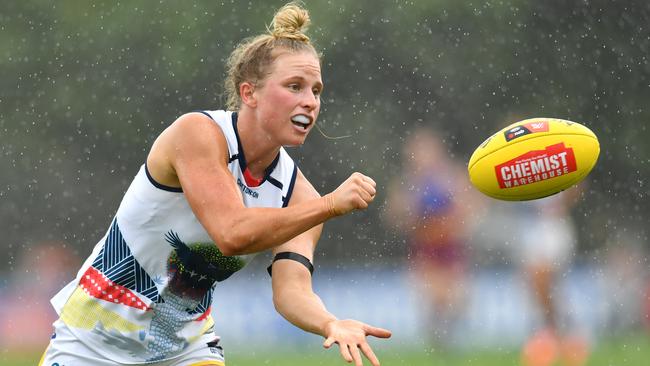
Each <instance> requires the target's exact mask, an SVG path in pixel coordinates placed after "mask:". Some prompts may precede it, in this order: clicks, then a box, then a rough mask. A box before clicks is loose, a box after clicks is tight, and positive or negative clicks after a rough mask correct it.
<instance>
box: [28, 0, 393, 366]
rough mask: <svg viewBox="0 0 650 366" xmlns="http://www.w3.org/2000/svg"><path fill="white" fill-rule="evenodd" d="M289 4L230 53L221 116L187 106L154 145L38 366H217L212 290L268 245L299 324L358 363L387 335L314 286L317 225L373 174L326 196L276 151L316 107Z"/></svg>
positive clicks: (317, 85) (366, 199) (283, 305)
mask: <svg viewBox="0 0 650 366" xmlns="http://www.w3.org/2000/svg"><path fill="white" fill-rule="evenodd" d="M308 23H309V15H308V12H307V11H306V10H305V9H303V8H302V7H301V6H300V5H297V4H295V3H289V4H287V5H285V6H284V7H283V8H281V9H280V10H279V11H278V12H277V13H276V14H275V17H274V18H273V22H272V24H271V25H272V26H271V29H270V30H269V33H268V34H263V35H260V36H258V37H256V38H253V39H249V40H247V41H245V42H243V43H242V44H240V45H239V46H238V47H237V48H236V49H235V50H234V52H233V53H232V54H231V56H230V58H229V61H228V76H227V80H226V83H225V84H226V90H227V93H228V95H229V97H228V104H229V105H228V110H217V111H202V112H193V113H188V114H185V115H183V116H181V117H180V118H178V119H177V120H176V121H175V122H173V123H172V124H171V125H170V126H169V127H168V128H167V129H166V130H165V131H163V132H162V133H161V134H160V136H159V137H158V138H157V139H156V141H155V142H154V144H153V146H152V147H151V151H150V152H149V155H148V156H147V159H146V162H145V164H143V165H142V167H141V168H140V171H139V172H138V173H137V175H136V176H135V178H134V180H133V182H132V183H131V185H130V187H129V188H128V190H127V192H126V193H125V195H124V197H123V199H122V202H121V204H120V206H119V208H118V210H117V213H116V215H115V218H114V219H113V221H112V223H111V224H110V227H109V229H108V232H107V233H106V235H105V236H104V238H102V239H101V240H100V241H99V243H98V244H97V245H96V247H95V249H94V250H93V252H92V254H91V255H90V257H89V258H88V259H87V260H86V262H85V264H84V265H83V266H82V267H81V269H80V271H79V272H78V275H77V277H76V279H75V280H74V281H72V282H71V283H70V284H69V285H67V286H66V287H65V288H64V289H62V290H61V291H60V292H59V293H58V294H57V295H56V296H55V297H54V298H53V299H52V303H53V305H54V306H55V308H56V310H57V312H58V314H59V319H58V320H57V321H56V322H55V323H54V328H55V334H54V336H53V338H52V340H51V342H50V345H49V347H48V349H47V350H46V352H45V354H44V356H43V360H42V361H41V364H42V365H47V366H50V365H55V364H58V365H99V366H103V365H106V366H108V365H116V364H118V365H121V364H145V363H147V364H153V365H224V362H225V361H224V357H223V352H222V350H221V347H220V346H219V344H218V342H219V338H218V337H217V336H216V334H215V332H214V329H213V324H214V322H213V319H212V317H211V315H210V314H211V302H212V290H213V288H214V286H215V284H216V283H217V282H219V281H223V280H225V279H226V278H228V277H229V276H230V275H231V274H233V273H234V272H236V271H237V270H239V269H241V268H242V267H243V266H244V265H245V264H246V263H247V262H248V261H249V260H250V259H251V254H253V253H257V252H260V251H263V250H266V249H272V250H273V253H274V261H273V263H272V265H271V267H269V273H270V274H271V275H272V287H273V301H274V304H275V307H276V309H277V311H278V312H279V313H280V314H282V316H284V317H285V318H286V319H288V320H289V321H290V322H291V323H293V324H295V325H296V326H298V327H300V328H302V329H304V330H306V331H308V332H312V333H316V334H320V335H322V336H323V337H324V338H325V341H324V346H325V347H326V348H329V347H330V346H332V345H333V344H334V343H337V344H338V346H339V348H340V353H341V356H342V357H343V358H344V359H345V360H346V361H348V362H354V363H355V364H356V365H362V358H361V353H363V354H364V355H365V356H366V357H367V358H368V359H369V360H370V362H371V363H372V364H373V365H379V361H378V360H377V357H376V356H375V355H374V353H373V351H372V349H371V348H370V346H369V345H368V343H367V340H366V337H367V336H369V335H371V336H376V337H381V338H387V337H389V336H390V332H389V331H388V330H384V329H380V328H375V327H372V326H369V325H366V324H364V323H361V322H359V321H356V320H340V319H337V318H336V317H335V316H334V315H332V314H331V313H329V312H328V311H327V310H326V308H325V306H324V305H323V303H322V302H321V301H320V299H319V297H318V296H317V295H316V294H314V292H313V291H312V286H311V272H312V271H313V266H312V259H313V252H314V248H315V246H316V242H317V240H318V238H319V236H320V233H321V229H322V223H323V222H324V221H326V220H328V219H330V218H332V217H335V216H340V215H345V214H347V213H349V212H351V211H354V210H359V209H365V208H366V207H368V205H369V204H370V203H371V202H372V201H373V199H374V197H375V182H374V181H373V180H372V179H371V178H369V177H367V176H365V175H363V174H360V173H354V174H352V175H351V176H350V177H349V178H348V179H347V180H346V181H344V182H343V183H342V184H341V185H340V186H339V187H338V188H337V189H336V190H334V191H333V192H331V193H329V194H326V195H325V196H323V197H321V196H320V195H319V194H318V193H317V192H316V190H315V189H314V187H313V186H312V185H311V184H310V183H309V181H308V180H307V179H306V178H305V176H304V175H303V174H302V173H301V172H300V170H299V169H298V168H297V166H296V164H295V163H294V162H293V160H292V159H291V158H290V157H289V155H288V154H287V152H286V151H285V149H284V148H283V146H295V145H301V144H303V143H304V141H305V139H306V137H307V135H308V134H309V132H310V131H311V129H312V127H313V126H314V123H315V122H316V118H317V117H318V113H319V110H320V95H321V92H322V90H323V82H322V80H321V65H320V59H319V55H318V53H317V52H316V50H315V48H314V46H313V45H312V44H311V43H310V40H309V38H308V37H307V36H306V35H305V34H304V33H303V29H304V28H305V27H306V26H307V25H308Z"/></svg>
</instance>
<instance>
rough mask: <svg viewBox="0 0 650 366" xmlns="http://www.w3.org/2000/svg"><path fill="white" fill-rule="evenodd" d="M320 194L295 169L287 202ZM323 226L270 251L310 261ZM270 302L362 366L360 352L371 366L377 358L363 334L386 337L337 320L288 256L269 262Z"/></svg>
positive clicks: (306, 273)
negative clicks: (294, 181)
mask: <svg viewBox="0 0 650 366" xmlns="http://www.w3.org/2000/svg"><path fill="white" fill-rule="evenodd" d="M319 196H320V195H319V194H318V192H317V191H316V190H315V189H314V187H313V186H312V185H311V184H310V183H309V182H308V181H307V179H306V178H305V177H304V176H303V175H302V173H300V172H298V177H297V179H296V184H295V186H294V190H293V194H292V196H291V200H290V202H289V205H292V204H298V203H300V202H302V201H304V200H310V199H314V198H317V197H319ZM322 228H323V225H322V224H321V225H318V226H315V227H314V228H312V229H310V230H308V231H306V232H304V233H302V234H300V235H298V236H297V237H295V238H293V239H292V240H290V241H288V242H286V243H285V244H283V245H281V246H279V247H276V248H275V249H274V250H273V256H274V258H275V255H277V254H278V253H282V252H290V253H296V254H299V255H301V256H304V257H305V258H306V259H308V260H309V262H310V263H313V258H314V249H315V247H316V243H317V242H318V239H319V237H320V234H321V231H322ZM271 268H272V270H271V272H272V285H273V303H274V305H275V308H276V310H277V311H278V313H280V314H281V315H282V316H283V317H284V318H285V319H287V320H288V321H289V322H291V323H292V324H294V325H295V326H297V327H299V328H301V329H303V330H305V331H308V332H311V333H315V334H319V335H321V336H323V337H324V338H325V342H324V343H323V346H324V347H325V348H330V347H331V346H332V344H334V343H337V344H338V345H339V348H340V352H341V356H342V357H343V358H344V359H345V360H346V361H347V362H353V361H354V363H355V365H357V366H361V365H362V360H361V354H360V351H359V350H361V352H363V353H364V355H365V356H366V357H367V358H368V360H370V362H371V364H372V365H374V366H378V365H379V361H378V360H377V357H376V356H375V354H374V352H373V351H372V349H371V348H370V345H368V342H367V340H366V337H367V336H369V335H371V336H375V337H380V338H388V337H390V335H391V333H390V331H388V330H385V329H381V328H376V327H373V326H370V325H367V324H364V323H362V322H359V321H357V320H351V319H346V320H339V319H338V318H336V316H334V315H333V314H331V313H330V312H329V311H328V310H327V309H326V307H325V305H324V304H323V302H322V301H321V299H320V298H319V297H318V295H316V294H315V293H314V291H313V288H312V281H311V276H312V275H311V273H310V271H309V269H308V267H307V266H305V264H303V263H300V262H299V261H296V260H291V259H280V260H276V261H275V262H274V263H273V265H272V267H271Z"/></svg>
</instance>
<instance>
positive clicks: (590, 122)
mask: <svg viewBox="0 0 650 366" xmlns="http://www.w3.org/2000/svg"><path fill="white" fill-rule="evenodd" d="M282 3H283V2H281V1H273V2H260V3H253V2H238V1H223V2H215V1H198V2H191V3H188V2H151V1H144V0H136V1H127V2H114V1H90V2H89V1H72V0H67V1H57V2H49V1H42V0H27V1H9V2H7V3H6V4H3V5H4V6H3V8H4V9H3V11H2V14H0V19H1V20H2V21H1V22H0V24H1V25H0V42H1V44H2V45H3V48H2V51H1V53H0V68H1V69H2V70H3V71H4V72H3V80H2V83H0V104H1V105H2V108H1V109H0V142H1V143H2V144H1V146H2V148H1V150H0V151H1V153H2V159H0V169H1V170H2V171H3V172H5V173H4V174H3V178H2V184H1V185H0V199H2V202H3V204H2V207H1V208H0V220H1V222H2V223H3V229H5V230H3V231H4V232H5V233H6V234H5V235H6V237H5V241H6V242H7V245H6V246H3V250H4V251H8V253H5V254H8V255H15V252H16V251H17V249H16V248H20V247H22V246H24V245H28V244H29V243H33V242H37V241H42V240H51V239H55V240H64V241H67V242H70V243H71V244H72V245H74V246H75V247H78V248H83V249H82V250H81V251H82V253H87V251H88V248H89V247H90V246H92V245H93V243H94V242H95V241H96V240H97V239H98V238H99V237H101V235H102V234H103V233H104V232H105V230H106V227H107V225H108V222H109V220H110V217H111V216H112V214H113V213H114V211H115V209H116V208H117V204H118V202H119V199H120V197H121V195H122V193H123V192H124V191H125V190H126V188H127V186H128V184H129V182H130V179H131V177H132V176H133V175H134V174H135V172H136V170H137V168H138V166H139V165H140V164H142V162H143V161H144V159H145V157H146V154H147V151H148V149H149V147H150V145H151V143H152V142H153V139H154V138H155V136H157V134H158V133H159V132H161V131H162V130H163V129H164V128H165V127H166V126H167V125H168V124H169V123H171V122H172V121H173V120H174V119H175V118H176V117H177V116H179V115H180V114H182V113H184V112H187V111H191V110H195V109H217V108H220V106H221V105H222V100H221V99H220V93H221V92H222V89H221V83H222V80H223V69H224V60H225V58H226V57H227V56H228V54H229V53H230V51H231V50H232V48H233V47H234V45H235V44H236V43H237V42H239V41H240V40H242V39H243V38H245V37H248V36H253V35H256V34H258V33H260V32H262V31H263V30H264V27H265V25H266V24H268V23H269V22H270V21H271V17H272V14H273V11H274V9H276V8H277V7H279V6H280V5H281V4H282ZM307 6H308V8H310V10H311V11H312V18H313V22H314V24H313V26H312V29H311V33H310V34H311V36H312V38H313V39H314V40H315V41H316V43H317V44H318V45H319V46H320V48H321V49H322V50H323V52H324V59H323V77H324V80H325V85H326V88H325V94H324V96H323V98H324V100H323V110H322V114H321V119H320V123H321V126H322V128H323V129H324V131H325V132H326V133H327V134H329V135H332V136H344V135H351V137H349V138H343V139H337V140H332V139H327V138H324V137H322V136H319V135H318V134H317V133H314V134H313V136H312V137H311V138H310V141H308V143H307V145H306V146H304V147H303V148H300V149H297V150H295V151H293V152H292V154H293V155H294V156H295V157H296V158H297V160H299V161H300V162H301V163H302V165H301V168H302V169H303V171H304V172H305V174H306V175H307V177H308V178H310V179H311V180H312V181H313V183H314V185H315V186H316V187H317V189H319V190H321V191H322V192H325V191H328V190H331V189H333V188H335V187H336V186H337V185H338V184H339V182H340V181H342V180H343V179H344V178H345V177H347V175H348V174H349V173H351V172H352V171H353V170H360V171H363V172H365V173H367V174H369V175H371V176H374V177H375V178H376V180H377V181H378V183H379V185H380V189H383V188H384V185H385V184H386V182H387V180H388V178H389V177H390V176H391V175H393V174H392V172H393V171H394V170H395V169H397V167H398V166H399V164H400V150H401V144H402V141H403V138H404V136H405V135H406V134H408V133H409V130H410V129H411V128H412V127H414V126H415V125H423V124H425V125H431V126H433V127H435V128H437V129H438V131H440V133H441V134H442V135H443V137H444V138H445V141H446V142H447V143H448V146H449V150H450V154H453V155H454V156H456V157H458V158H460V159H461V160H466V159H467V158H468V157H469V155H470V154H471V151H472V150H473V148H474V147H475V146H477V145H478V144H479V143H480V142H481V141H482V140H483V139H484V138H485V137H486V136H488V135H489V134H490V133H491V132H493V131H496V130H498V129H499V128H500V127H502V126H504V125H506V124H507V123H508V122H512V120H513V119H521V118H524V117H533V116H554V117H559V118H565V119H569V120H575V121H577V122H582V123H584V124H586V125H587V126H589V127H590V128H592V129H593V130H594V131H595V132H596V134H597V135H598V136H599V137H600V141H601V144H602V156H601V158H600V161H599V162H598V164H597V166H596V169H595V171H594V172H593V173H592V175H591V176H590V184H589V189H588V190H587V193H586V194H585V197H584V199H583V203H582V204H581V206H580V207H581V208H580V212H578V214H579V217H580V218H581V224H582V227H583V235H585V237H586V238H587V239H589V243H590V245H593V246H599V245H602V242H603V238H604V237H605V235H603V230H608V229H610V228H613V227H618V226H621V225H641V226H643V225H645V223H646V222H647V217H648V214H649V212H648V210H650V205H648V204H646V203H647V197H648V188H647V182H646V181H647V178H648V176H647V171H648V164H649V163H650V145H649V144H647V141H648V139H649V138H650V136H649V133H648V120H650V111H649V109H648V107H647V101H648V100H650V63H649V60H648V50H650V38H648V36H647V35H648V34H649V33H650V29H649V28H650V26H649V24H650V5H649V3H647V2H645V1H640V0H637V1H602V0H595V1H589V2H584V1H581V2H578V1H569V2H565V1H544V2H539V1H523V0H518V1H515V0H511V1H499V2H469V3H468V2H459V1H451V0H436V1H392V2H388V3H386V4H383V5H382V6H377V4H376V2H373V1H370V0H358V1H349V0H341V1H336V2H334V1H331V2H314V3H313V4H307ZM381 192H382V191H380V195H379V199H380V200H381V198H382V194H381ZM380 213H381V204H377V205H374V206H373V207H372V208H371V210H370V211H368V212H365V213H362V214H361V215H362V218H361V219H362V221H363V222H371V223H372V224H368V225H361V226H359V225H357V224H356V223H358V222H359V220H357V219H355V220H337V221H335V222H334V223H333V224H332V226H331V228H330V229H329V230H330V231H331V232H335V233H342V234H340V235H341V236H340V237H338V238H330V237H328V234H326V235H324V239H323V240H324V241H326V242H329V245H331V246H328V247H330V248H337V249H336V253H334V254H335V255H336V256H353V257H354V256H365V255H366V254H367V253H370V252H371V253H382V252H383V253H386V254H391V255H392V254H400V253H403V251H402V250H401V249H400V247H399V246H395V245H393V243H392V242H391V239H390V236H389V235H388V234H387V233H385V232H384V231H383V230H381V229H380V227H379V222H380ZM589 236H591V237H589ZM359 239H361V240H359ZM359 241H361V242H359ZM341 242H355V244H354V245H340V244H339V243H341ZM372 243H383V244H384V245H382V246H378V245H372ZM12 253H13V254H12ZM84 255H85V254H84Z"/></svg>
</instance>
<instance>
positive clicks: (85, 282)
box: [52, 111, 297, 363]
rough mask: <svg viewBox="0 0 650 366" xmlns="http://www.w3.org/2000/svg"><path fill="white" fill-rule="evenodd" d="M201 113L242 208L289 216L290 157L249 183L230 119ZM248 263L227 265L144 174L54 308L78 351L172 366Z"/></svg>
mask: <svg viewBox="0 0 650 366" xmlns="http://www.w3.org/2000/svg"><path fill="white" fill-rule="evenodd" d="M201 113H204V114H206V115H207V116H209V117H210V118H212V119H213V120H214V121H215V123H217V125H219V127H221V130H222V131H223V133H224V135H225V137H226V140H227V142H228V150H229V153H230V162H229V164H228V166H229V169H230V171H231V172H232V175H233V177H234V179H235V181H236V182H237V185H238V186H239V187H240V189H241V191H242V198H243V201H244V204H245V205H246V206H247V207H284V206H286V205H287V203H288V202H289V198H290V196H291V192H292V190H293V185H294V182H295V179H296V172H297V167H296V165H295V164H294V162H293V160H292V159H291V158H290V157H289V155H288V154H287V153H286V151H285V150H284V149H281V150H280V153H279V154H278V156H277V158H276V159H275V161H274V162H273V164H272V165H271V166H269V168H268V169H267V171H266V175H265V177H264V179H263V180H261V181H255V180H254V179H251V177H250V175H249V173H248V171H247V169H246V159H245V156H244V152H243V151H242V150H241V148H240V144H239V137H238V135H237V115H236V113H232V112H227V111H209V112H201ZM217 194H218V192H217ZM223 214H227V213H223ZM251 258H252V256H250V255H249V256H234V257H226V256H223V255H222V254H221V252H220V251H219V249H218V248H217V246H216V245H215V244H214V243H213V242H212V241H211V239H210V237H209V236H208V234H207V232H206V231H205V229H204V228H203V226H201V224H200V223H199V221H198V220H197V219H196V217H195V216H194V214H193V212H192V210H191V208H190V206H189V204H188V202H187V200H186V199H185V195H184V194H183V192H182V190H181V189H180V188H173V187H167V186H163V185H161V184H159V183H157V182H156V181H154V180H153V178H152V177H151V176H150V175H149V172H148V170H147V167H146V165H143V166H142V167H141V168H140V171H139V172H138V174H137V175H136V176H135V178H134V180H133V182H132V183H131V186H130V187H129V189H128V190H127V192H126V193H125V195H124V198H123V200H122V202H121V204H120V207H119V208H118V210H117V213H116V215H115V218H114V220H113V222H112V223H111V225H110V228H109V230H108V232H107V233H106V235H105V236H104V237H103V238H102V239H101V240H100V241H99V243H98V244H97V245H96V246H95V249H94V250H93V252H92V254H91V255H90V257H89V258H88V259H87V260H86V262H85V263H84V265H83V266H82V267H81V269H80V270H79V273H78V274H77V278H76V279H75V280H74V281H72V282H71V283H70V284H68V285H67V286H66V287H65V288H64V289H63V290H61V291H60V292H59V293H58V294H57V295H56V296H55V297H54V298H53V299H52V304H53V305H54V307H55V309H56V311H57V312H58V313H59V316H60V319H61V320H62V321H63V322H64V323H65V324H66V326H67V327H68V328H69V329H70V331H72V332H73V333H74V334H75V335H76V337H77V338H78V339H79V340H80V341H81V342H84V343H86V344H87V345H88V346H89V347H91V348H92V349H94V350H95V351H97V352H98V353H100V354H101V355H102V356H103V357H106V358H107V359H109V360H112V361H115V362H119V363H141V362H152V361H159V360H165V359H169V358H174V357H176V356H180V355H182V354H183V353H185V352H189V351H191V350H192V349H193V348H192V347H193V346H194V343H193V341H195V340H196V339H198V338H199V337H200V336H202V335H204V334H206V333H210V332H213V329H212V327H213V325H214V322H213V320H212V317H211V315H210V313H211V311H210V305H211V303H212V292H213V289H214V286H215V284H216V283H217V282H219V281H223V280H225V279H227V278H228V277H229V276H230V275H232V274H233V273H234V272H236V271H238V270H239V269H241V268H242V267H243V266H244V265H245V264H246V263H247V262H248V261H249V260H250V259H251ZM198 346H201V345H196V347H198Z"/></svg>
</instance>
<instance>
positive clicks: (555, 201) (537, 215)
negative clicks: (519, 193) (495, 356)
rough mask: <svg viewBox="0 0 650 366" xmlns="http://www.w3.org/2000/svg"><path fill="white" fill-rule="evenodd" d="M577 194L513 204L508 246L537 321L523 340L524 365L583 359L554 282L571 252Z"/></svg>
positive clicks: (571, 363)
mask: <svg viewBox="0 0 650 366" xmlns="http://www.w3.org/2000/svg"><path fill="white" fill-rule="evenodd" d="M579 194H580V190H579V189H578V188H575V187H574V188H572V189H569V190H567V191H564V192H560V193H558V194H556V195H554V196H550V197H546V198H542V199H537V200H532V201H526V202H515V203H513V204H512V208H513V209H514V212H513V217H512V219H513V220H514V223H515V232H514V235H515V239H516V240H515V241H514V245H513V246H512V248H513V249H514V252H515V256H516V257H515V259H516V260H517V261H518V263H517V264H518V265H519V266H520V268H521V270H522V275H523V276H524V280H525V281H526V283H527V286H528V289H529V291H530V293H531V295H532V299H533V304H534V305H535V306H536V309H537V310H538V314H539V319H540V322H539V326H538V327H537V329H536V330H535V331H534V332H533V334H532V336H531V337H530V338H529V340H528V341H527V342H526V343H525V344H524V348H523V351H522V362H523V363H524V365H525V366H550V365H553V364H555V363H556V362H557V361H560V362H561V363H562V364H564V365H567V366H578V365H582V364H583V363H584V362H585V361H586V357H587V344H586V341H585V340H584V339H583V338H581V337H580V336H579V335H578V334H575V333H574V332H575V330H574V329H572V324H571V320H570V319H568V318H563V317H562V316H563V315H566V314H564V313H562V312H561V311H560V308H561V307H562V305H563V304H564V303H563V301H564V300H565V299H563V298H561V297H560V296H558V295H559V294H560V292H559V291H558V287H559V281H560V280H561V278H562V274H563V273H564V272H565V271H566V270H568V269H569V266H570V265H571V264H572V263H573V259H574V256H575V250H576V246H577V235H576V230H575V226H574V222H573V220H572V218H571V212H570V211H571V208H572V207H573V206H574V205H575V204H576V202H577V198H578V196H579Z"/></svg>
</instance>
